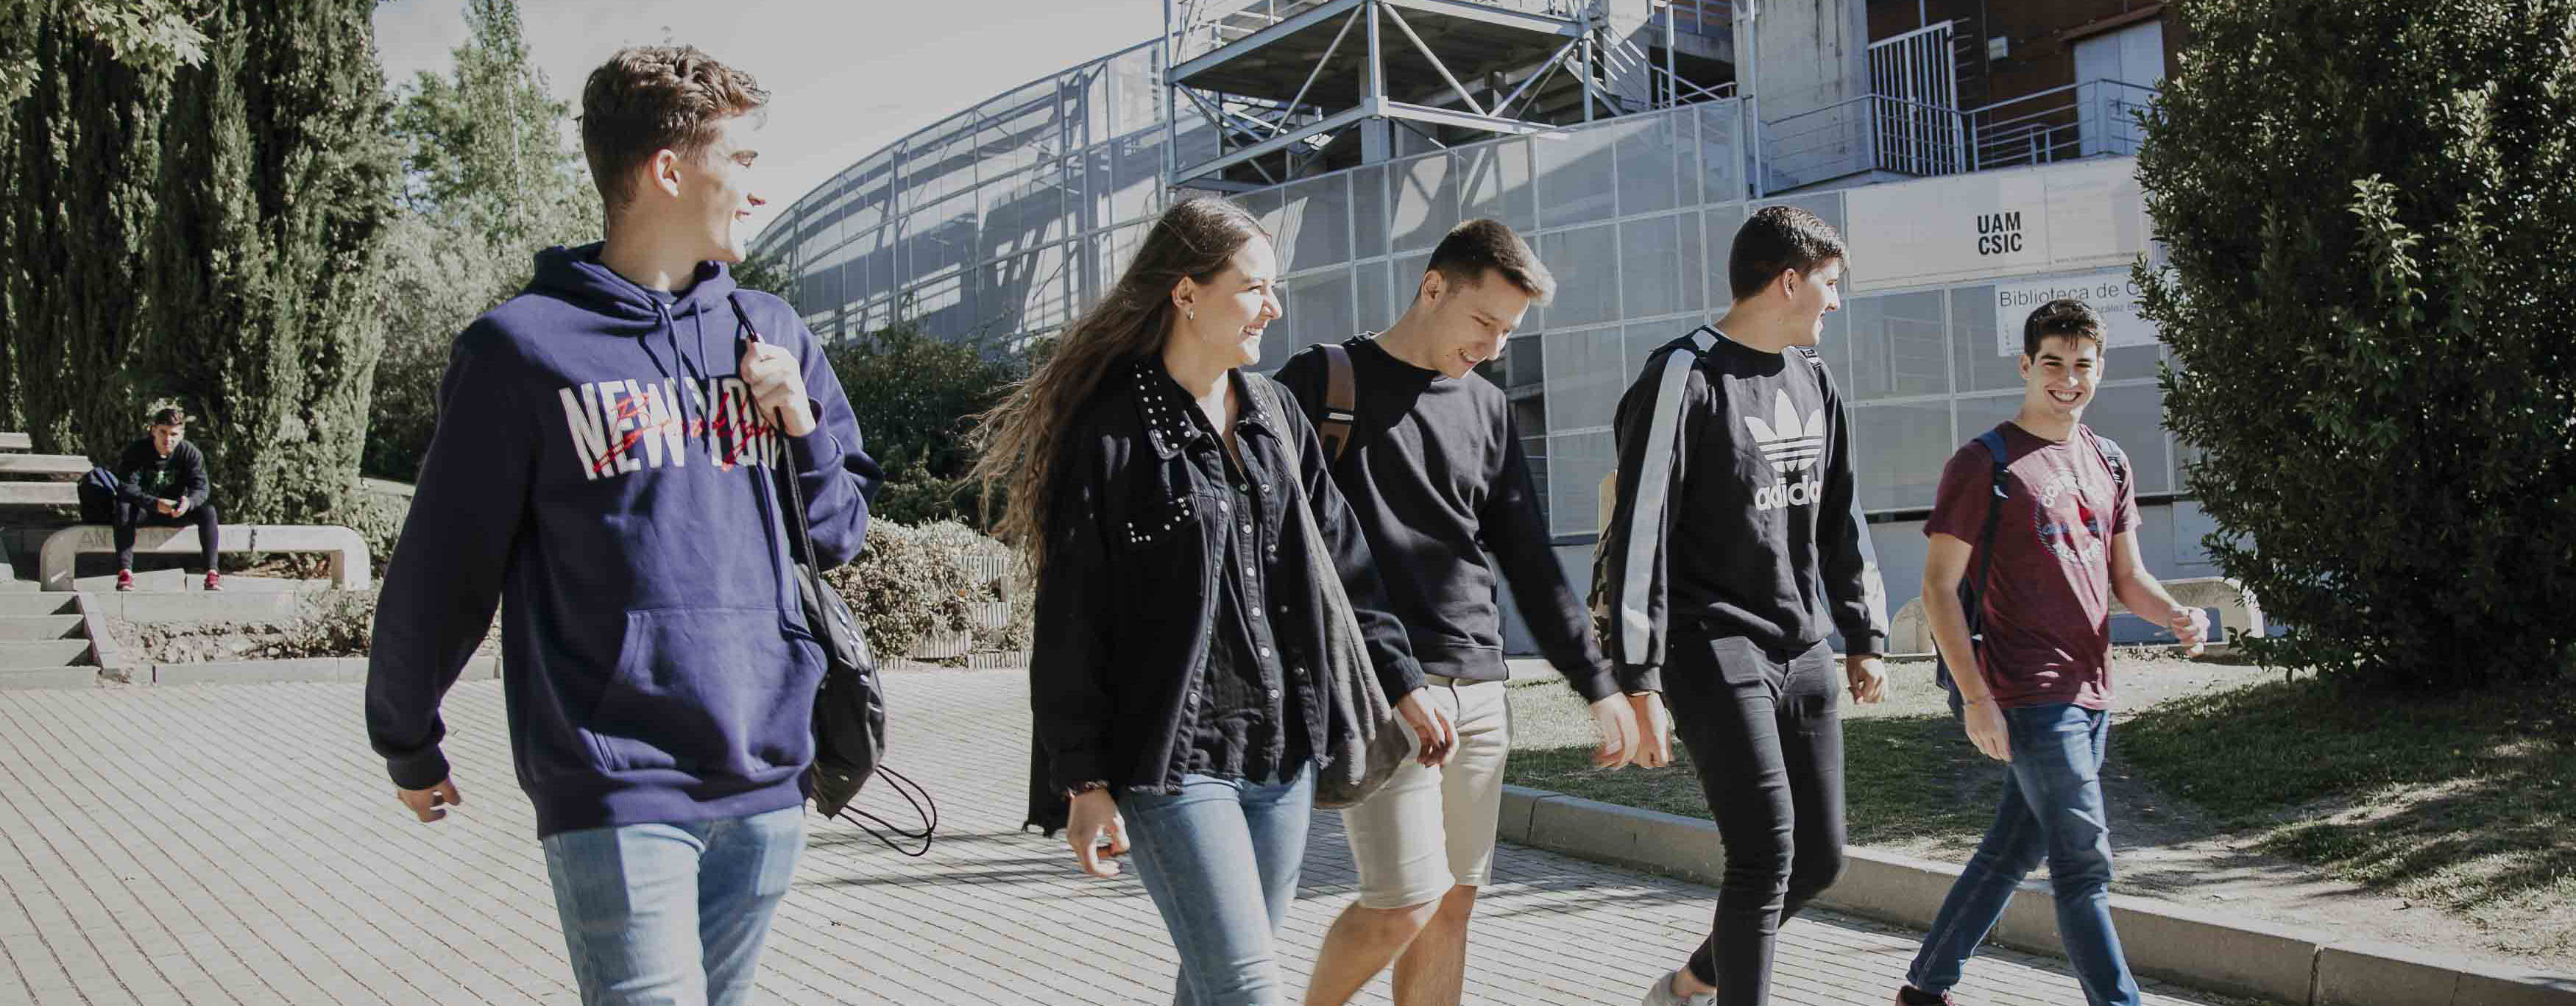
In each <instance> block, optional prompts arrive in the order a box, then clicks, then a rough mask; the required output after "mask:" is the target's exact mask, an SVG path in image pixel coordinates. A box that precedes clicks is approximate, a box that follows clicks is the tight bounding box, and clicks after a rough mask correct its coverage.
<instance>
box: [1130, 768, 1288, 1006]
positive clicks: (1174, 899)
mask: <svg viewBox="0 0 2576 1006" xmlns="http://www.w3.org/2000/svg"><path fill="white" fill-rule="evenodd" d="M1118 809H1119V813H1120V814H1121V815H1122V816H1124V817H1125V818H1126V819H1127V843H1128V845H1129V846H1130V847H1131V848H1132V849H1133V851H1134V854H1135V861H1136V875H1137V877H1139V878H1140V879H1142V880H1144V882H1145V893H1147V894H1150V895H1153V897H1154V907H1155V908H1156V909H1158V910H1160V911H1161V912H1162V913H1163V925H1164V927H1165V928H1167V929H1170V930H1171V933H1172V948H1173V949H1174V950H1176V951H1178V952H1179V953H1180V957H1181V976H1180V981H1179V983H1178V986H1179V987H1178V990H1177V991H1176V992H1175V993H1174V994H1173V996H1172V1001H1173V1002H1174V1003H1176V1004H1178V1006H1274V1004H1277V1003H1281V1002H1285V1001H1286V998H1287V993H1286V991H1285V988H1284V987H1283V986H1282V985H1281V983H1280V980H1279V961H1278V957H1277V955H1276V954H1275V952H1274V951H1273V949H1272V943H1271V941H1272V938H1273V937H1275V936H1276V935H1277V934H1278V932H1279V926H1280V924H1281V923H1282V922H1284V921H1286V920H1287V918H1288V903H1289V902H1291V901H1294V900H1296V898H1297V873H1298V870H1299V869H1300V868H1301V867H1303V866H1304V865H1305V862H1306V825H1307V822H1308V821H1309V820H1311V819H1312V818H1313V817H1314V813H1315V773H1314V772H1312V771H1310V770H1309V769H1308V768H1307V767H1306V766H1300V767H1299V768H1298V769H1297V770H1296V773H1295V775H1294V776H1292V777H1291V778H1290V779H1289V781H1287V782H1270V783H1245V782H1240V781H1236V780H1230V779H1218V778H1214V777H1212V776H1204V775H1186V776H1182V777H1181V792H1180V794H1179V795H1177V796H1166V795H1162V794H1156V793H1121V794H1119V796H1118Z"/></svg>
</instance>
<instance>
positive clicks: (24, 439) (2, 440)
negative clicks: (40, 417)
mask: <svg viewBox="0 0 2576 1006" xmlns="http://www.w3.org/2000/svg"><path fill="white" fill-rule="evenodd" d="M35 449H36V441H35V438H33V437H30V436H28V435H26V434H24V433H0V451H32V450H35Z"/></svg>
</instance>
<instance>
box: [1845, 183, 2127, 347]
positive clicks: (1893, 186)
mask: <svg viewBox="0 0 2576 1006" xmlns="http://www.w3.org/2000/svg"><path fill="white" fill-rule="evenodd" d="M2135 163H2136V162H2134V161H2132V160H2130V159H2128V158H2103V159H2100V160H2095V161H2084V162H2077V163H2070V164H2052V165H2047V166H2045V167H2039V168H2023V169H2015V170H2006V171H1997V172H1980V173H1975V174H1967V175H1952V176H1948V177H1944V178H1937V179H1924V180H1921V181H1913V182H1897V183H1890V184H1884V185H1867V186H1862V187H1860V188H1856V189H1851V190H1848V191H1846V192H1845V193H1843V207H1844V213H1845V219H1846V220H1847V222H1848V226H1846V227H1845V228H1844V229H1843V233H1844V237H1845V238H1847V239H1848V243H1849V245H1850V247H1851V250H1852V262H1851V275H1852V281H1851V284H1850V285H1851V286H1852V288H1853V290H1854V292H1859V293H1872V292H1876V291H1880V290H1901V289H1906V288H1911V287H1921V286H1931V285H1942V284H1953V283H1963V282H1978V281H1983V280H1996V279H2004V278H2007V277H2012V276H2027V275H2031V274H2033V273H2043V272H2066V271H2070V270H2077V269H2104V268H2111V267H2115V266H2119V265H2124V264H2126V263H2128V262H2130V261H2134V260H2135V259H2136V258H2137V257H2138V256H2139V255H2140V254H2142V253H2145V252H2146V251H2147V250H2148V243H2149V233H2150V230H2149V228H2148V226H2147V220H2146V212H2145V202H2144V199H2143V198H2142V196H2141V193H2140V190H2139V188H2138V184H2137V179H2136V178H2135V177H2134V170H2135ZM2016 331H2018V329H2016Z"/></svg>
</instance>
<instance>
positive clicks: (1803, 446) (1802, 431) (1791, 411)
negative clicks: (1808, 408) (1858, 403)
mask: <svg viewBox="0 0 2576 1006" xmlns="http://www.w3.org/2000/svg"><path fill="white" fill-rule="evenodd" d="M1774 424H1777V425H1774ZM1744 426H1745V428H1746V429H1749V430H1752V431H1753V443H1754V446H1756V447H1760V448H1761V449H1762V457H1763V458H1764V459H1765V460H1767V461H1769V462H1771V470H1772V471H1775V472H1778V473H1780V474H1782V475H1787V474H1789V473H1790V472H1803V471H1806V470H1807V469H1809V468H1812V467H1815V464H1816V459H1817V458H1820V457H1823V456H1824V455H1825V410H1824V409H1822V408H1819V409H1817V410H1816V411H1814V412H1810V413H1808V414H1807V421H1806V422H1805V423H1800V422H1798V408H1797V406H1795V405H1791V404H1790V403H1789V393H1788V392H1787V391H1785V390H1784V391H1781V392H1780V399H1779V406H1778V407H1777V408H1775V409H1773V410H1772V421H1771V422H1770V423H1765V422H1763V421H1762V417H1760V416H1746V417H1744Z"/></svg>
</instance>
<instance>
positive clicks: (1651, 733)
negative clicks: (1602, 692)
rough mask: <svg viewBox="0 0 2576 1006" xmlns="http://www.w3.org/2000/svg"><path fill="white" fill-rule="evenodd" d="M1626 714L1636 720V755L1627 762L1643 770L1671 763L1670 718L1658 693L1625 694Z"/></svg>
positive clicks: (1671, 739)
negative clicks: (1627, 712) (1626, 696)
mask: <svg viewBox="0 0 2576 1006" xmlns="http://www.w3.org/2000/svg"><path fill="white" fill-rule="evenodd" d="M1628 710H1629V714H1630V715H1633V716H1635V717H1636V718H1637V753H1636V754H1635V755H1633V756H1631V757H1630V758H1629V759H1628V760H1629V761H1630V762H1633V763H1635V764H1637V765H1640V766H1643V767H1645V768H1662V767H1664V766H1666V765H1670V764H1672V763H1673V717H1672V714H1671V713H1669V712H1667V711H1665V709H1664V696H1663V693H1661V692H1630V693H1628Z"/></svg>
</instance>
